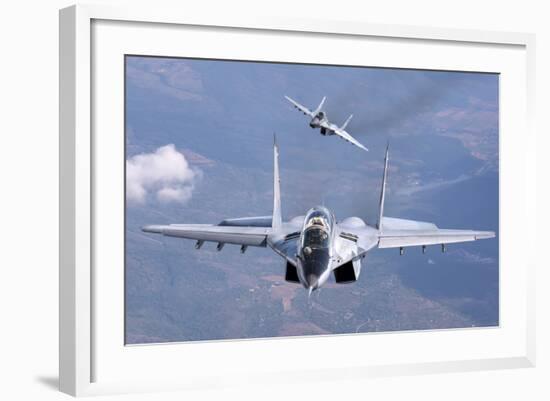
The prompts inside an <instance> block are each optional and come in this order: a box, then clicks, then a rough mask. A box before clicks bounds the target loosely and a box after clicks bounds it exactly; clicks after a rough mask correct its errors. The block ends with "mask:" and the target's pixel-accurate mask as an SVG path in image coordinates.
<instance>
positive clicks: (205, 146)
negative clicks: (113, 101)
mask: <svg viewBox="0 0 550 401" xmlns="http://www.w3.org/2000/svg"><path fill="white" fill-rule="evenodd" d="M126 63H127V64H126V143H127V147H126V148H127V154H126V158H127V167H128V168H127V171H128V174H129V175H128V176H127V224H126V249H127V255H126V269H127V275H126V277H127V282H126V286H127V292H126V294H127V298H126V324H127V326H126V327H127V333H126V334H127V335H126V337H127V338H126V339H127V342H130V343H141V342H165V341H189V340H210V339H224V338H254V337H272V336H281V335H309V334H321V333H349V332H355V331H359V332H368V331H391V330H413V329H414V330H415V329H434V328H455V327H470V326H490V325H496V324H498V177H499V176H498V75H494V74H479V73H457V72H438V71H418V70H397V69H381V68H356V67H335V66H331V67H328V66H312V65H293V64H273V63H252V62H234V61H214V60H189V59H169V58H149V57H127V59H126ZM284 95H288V96H291V97H292V98H294V99H296V100H298V101H299V102H301V103H302V104H305V105H307V106H309V107H310V108H314V107H315V106H316V105H317V104H318V103H319V101H320V100H321V98H322V97H323V96H327V101H326V104H325V109H326V111H327V113H328V116H329V118H330V119H331V120H333V121H334V122H336V123H342V122H343V121H344V120H345V119H346V118H347V116H348V115H349V114H352V113H353V114H354V118H353V120H352V121H351V122H350V124H349V126H348V131H349V132H350V133H351V134H352V135H354V136H355V137H356V138H357V139H358V140H360V141H361V142H362V143H363V144H365V145H366V146H367V147H369V149H370V152H368V153H365V152H363V151H361V150H359V149H358V148H355V147H353V146H352V145H350V144H348V143H346V142H344V141H342V140H340V139H338V138H335V137H322V136H321V135H319V132H318V131H315V130H312V129H311V128H309V126H308V125H307V120H306V118H305V117H304V116H303V115H301V114H300V113H298V112H297V111H296V110H294V109H293V108H292V107H291V106H290V105H289V104H288V103H287V102H286V100H285V99H284V97H283V96H284ZM273 133H276V134H277V138H278V142H279V144H280V149H281V160H280V164H281V181H282V184H281V185H282V206H283V216H284V217H285V218H287V219H288V218H291V217H293V216H296V215H300V214H303V213H304V212H305V211H306V210H307V209H308V208H309V207H311V206H314V205H315V204H320V203H323V204H325V205H326V206H328V207H330V208H332V209H333V210H334V212H335V214H336V217H337V219H342V218H344V217H347V216H350V215H357V216H360V217H362V218H364V219H365V220H367V221H372V220H373V219H374V216H375V214H376V205H377V197H378V194H379V186H380V177H381V168H382V160H383V152H384V148H385V146H386V143H387V142H388V141H389V142H390V172H389V178H388V179H389V181H388V194H387V203H386V210H385V211H386V214H387V215H389V216H393V217H402V218H413V219H419V220H426V221H432V222H435V223H436V224H438V225H439V226H440V227H445V228H472V229H484V230H495V231H497V239H494V240H488V241H481V242H476V243H471V244H460V245H453V246H451V247H450V248H449V252H448V253H447V254H445V255H441V254H440V253H439V252H438V249H437V248H436V247H433V248H429V249H428V252H427V254H426V255H422V254H421V252H420V251H419V250H418V249H415V248H413V249H410V250H408V251H407V252H406V255H405V256H403V257H399V256H398V255H396V253H395V252H392V251H391V250H384V251H382V250H377V251H374V252H372V253H369V255H368V256H367V258H366V259H365V262H366V263H365V264H364V267H363V272H362V276H361V278H360V280H359V281H358V282H357V283H355V284H350V285H344V286H337V285H332V286H329V287H328V288H326V289H323V290H322V291H321V292H320V294H319V296H318V298H317V299H316V300H315V302H314V305H313V306H312V307H310V306H308V305H307V302H306V301H305V298H304V294H303V293H304V291H301V290H302V289H301V288H300V287H297V286H295V285H292V284H287V283H285V282H284V280H283V278H282V276H283V274H284V266H283V261H282V260H281V259H280V258H279V257H277V256H276V255H275V254H273V253H272V252H271V251H270V250H269V249H250V250H249V251H248V252H247V253H246V254H245V255H240V254H239V252H238V248H237V247H230V246H226V247H225V248H224V250H223V251H222V252H221V253H218V252H216V251H215V249H214V248H215V246H208V244H206V245H205V246H204V247H203V249H202V250H201V251H200V252H197V251H195V250H194V247H193V243H192V242H191V241H182V240H180V241H178V240H175V239H162V240H159V239H158V238H157V237H151V236H148V235H145V234H143V233H141V232H140V231H139V227H140V226H141V225H143V224H152V223H217V222H219V221H220V220H222V219H223V218H226V217H239V216H253V215H265V214H270V213H271V204H272V201H271V198H272V149H271V146H272V141H273ZM210 245H211V244H210Z"/></svg>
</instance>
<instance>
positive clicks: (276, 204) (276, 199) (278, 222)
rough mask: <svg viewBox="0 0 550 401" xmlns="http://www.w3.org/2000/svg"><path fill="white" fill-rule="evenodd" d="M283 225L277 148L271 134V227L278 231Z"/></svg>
mask: <svg viewBox="0 0 550 401" xmlns="http://www.w3.org/2000/svg"><path fill="white" fill-rule="evenodd" d="M282 224H283V219H282V217H281V180H280V178H279V146H278V145H277V138H276V137H275V134H273V218H272V220H271V227H272V228H273V230H274V231H275V230H279V229H280V228H281V226H282Z"/></svg>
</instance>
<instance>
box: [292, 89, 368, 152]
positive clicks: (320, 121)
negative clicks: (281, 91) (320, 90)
mask: <svg viewBox="0 0 550 401" xmlns="http://www.w3.org/2000/svg"><path fill="white" fill-rule="evenodd" d="M285 98H286V100H288V101H289V102H290V103H292V104H293V105H294V107H295V108H297V109H298V110H300V111H301V112H302V113H304V115H306V116H309V117H310V118H311V121H310V122H309V126H310V127H311V128H320V129H321V135H338V136H339V137H340V138H343V139H344V140H345V141H348V142H350V143H352V144H354V145H355V146H358V147H360V148H361V149H363V150H366V151H367V152H368V149H367V148H366V147H364V146H363V145H362V144H361V143H359V141H358V140H357V139H355V138H354V137H352V136H351V135H350V134H348V133H347V132H346V131H345V129H346V127H347V126H348V124H349V122H350V121H351V119H352V118H353V114H352V115H350V116H349V117H348V119H347V120H346V121H345V122H344V124H342V126H341V127H339V126H337V125H336V124H333V123H331V122H329V120H328V118H327V113H326V112H324V111H322V108H323V104H325V100H327V97H326V96H325V97H323V100H321V103H320V104H319V106H318V107H317V108H316V109H315V110H314V111H311V110H309V109H308V108H307V107H305V106H302V105H301V104H300V103H298V102H297V101H295V100H293V99H291V98H289V97H288V96H285Z"/></svg>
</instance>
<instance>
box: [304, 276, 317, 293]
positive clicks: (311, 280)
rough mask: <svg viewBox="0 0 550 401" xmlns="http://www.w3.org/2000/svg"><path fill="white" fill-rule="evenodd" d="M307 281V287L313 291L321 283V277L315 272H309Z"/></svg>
mask: <svg viewBox="0 0 550 401" xmlns="http://www.w3.org/2000/svg"><path fill="white" fill-rule="evenodd" d="M305 281H306V282H305V287H306V288H307V289H309V290H311V291H313V290H315V289H316V288H317V285H318V284H319V277H318V276H317V275H315V274H308V275H306V279H305Z"/></svg>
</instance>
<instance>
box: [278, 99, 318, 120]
mask: <svg viewBox="0 0 550 401" xmlns="http://www.w3.org/2000/svg"><path fill="white" fill-rule="evenodd" d="M285 99H286V100H288V101H289V102H290V103H292V105H293V106H294V107H296V108H297V109H298V110H300V111H301V112H302V113H304V114H305V115H307V116H310V117H311V118H313V116H314V113H313V112H312V111H311V110H310V109H308V108H307V107H306V106H303V105H301V104H300V103H298V102H297V101H295V100H293V99H291V98H289V97H288V96H285Z"/></svg>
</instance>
